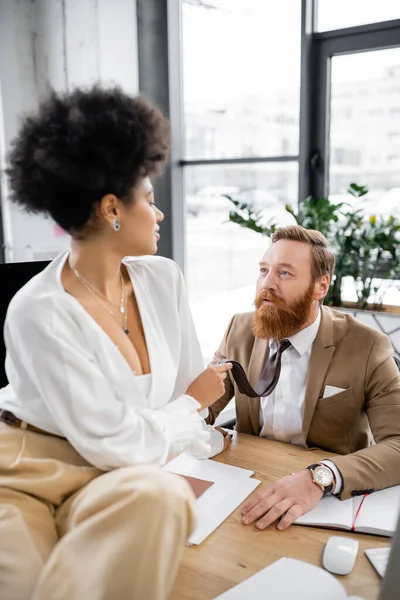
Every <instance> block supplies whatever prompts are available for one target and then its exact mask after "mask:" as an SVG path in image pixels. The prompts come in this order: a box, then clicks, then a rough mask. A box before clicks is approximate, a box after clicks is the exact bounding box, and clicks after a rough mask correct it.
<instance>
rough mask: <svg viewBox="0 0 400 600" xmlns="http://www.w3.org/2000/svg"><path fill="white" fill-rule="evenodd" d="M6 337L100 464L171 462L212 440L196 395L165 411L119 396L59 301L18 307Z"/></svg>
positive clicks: (75, 440)
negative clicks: (195, 397)
mask: <svg viewBox="0 0 400 600" xmlns="http://www.w3.org/2000/svg"><path fill="white" fill-rule="evenodd" d="M49 304H50V306H49ZM55 305H56V306H55ZM5 338H6V344H7V347H8V349H9V351H10V353H14V362H16V361H17V363H18V364H19V365H21V366H22V367H23V369H24V371H25V374H26V375H25V377H26V378H27V379H29V380H30V381H31V382H32V383H33V385H34V387H35V389H36V392H37V394H38V395H39V396H40V399H41V401H42V402H43V404H44V406H45V408H46V410H47V411H48V412H49V414H50V415H51V417H52V419H53V420H54V421H55V422H56V423H57V425H58V427H59V429H60V431H61V432H62V435H64V436H65V437H66V438H67V439H68V441H69V442H70V443H71V445H72V446H73V447H74V448H75V449H76V450H77V451H78V452H79V453H80V454H81V455H82V456H83V457H84V458H85V459H86V460H87V461H88V462H90V463H91V464H92V465H94V466H96V467H98V468H99V469H102V470H110V469H113V468H118V467H124V466H129V465H134V464H154V465H163V464H165V462H166V461H167V459H168V457H169V456H171V455H176V454H179V453H180V452H183V451H184V450H188V449H190V448H191V445H192V442H193V440H197V442H198V444H201V443H203V444H206V443H207V441H208V439H209V433H208V432H207V431H205V430H204V425H203V424H204V421H203V419H202V418H201V416H200V414H199V412H198V409H199V407H200V405H199V403H198V402H197V401H196V400H195V399H194V398H192V397H191V396H188V395H186V394H181V395H179V396H178V397H176V398H175V399H172V400H171V401H170V402H169V403H168V404H166V405H165V406H164V407H162V408H160V409H149V408H146V407H140V406H135V403H134V398H133V397H132V398H130V399H127V398H121V397H120V396H118V395H117V394H116V391H115V389H114V388H113V386H112V385H111V383H110V381H109V380H108V379H107V377H106V376H105V375H104V374H103V372H102V370H101V368H100V366H99V364H98V361H97V358H96V356H95V352H94V350H92V349H91V348H90V345H89V344H88V342H87V340H86V339H85V335H84V332H82V331H81V329H80V326H79V323H78V321H77V320H76V319H75V318H74V316H73V315H72V313H69V312H68V311H66V310H63V309H62V307H60V305H59V303H58V300H57V299H56V300H54V299H51V298H50V299H47V300H43V301H41V302H40V304H39V303H37V304H36V305H35V307H33V309H32V310H31V311H30V312H29V311H18V314H15V315H14V318H9V319H8V321H7V323H6V328H5ZM26 340H29V344H27V343H26ZM19 376H20V374H19Z"/></svg>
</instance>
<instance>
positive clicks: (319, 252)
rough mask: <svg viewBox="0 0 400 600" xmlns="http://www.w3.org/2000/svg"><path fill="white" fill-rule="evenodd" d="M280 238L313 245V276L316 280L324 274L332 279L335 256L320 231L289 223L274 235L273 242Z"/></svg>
mask: <svg viewBox="0 0 400 600" xmlns="http://www.w3.org/2000/svg"><path fill="white" fill-rule="evenodd" d="M279 240H291V241H293V242H303V244H308V245H309V246H310V247H311V256H312V260H311V276H312V278H313V280H314V281H316V280H317V279H318V278H319V277H322V275H329V277H330V280H331V281H332V277H333V271H334V269H335V257H334V255H333V254H332V252H331V251H330V250H329V246H328V240H327V239H326V237H325V236H324V235H323V234H322V233H321V232H320V231H316V230H314V229H305V228H304V227H300V225H289V226H288V227H280V228H279V229H277V230H276V231H275V233H274V234H273V236H272V243H273V244H275V242H279Z"/></svg>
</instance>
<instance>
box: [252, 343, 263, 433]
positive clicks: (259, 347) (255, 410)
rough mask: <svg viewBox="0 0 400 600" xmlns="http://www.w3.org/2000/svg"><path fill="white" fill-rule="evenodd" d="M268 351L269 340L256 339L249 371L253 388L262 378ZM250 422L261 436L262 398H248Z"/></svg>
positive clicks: (255, 431)
mask: <svg viewBox="0 0 400 600" xmlns="http://www.w3.org/2000/svg"><path fill="white" fill-rule="evenodd" d="M267 349H268V342H267V340H262V339H261V338H255V340H254V345H253V350H252V352H251V356H250V361H249V370H248V380H249V383H250V385H251V386H252V387H254V386H255V385H256V383H257V381H258V380H259V378H260V375H261V371H262V370H263V367H264V363H265V358H266V353H267ZM248 403H249V412H250V420H251V424H252V426H253V429H254V433H255V434H256V435H259V433H260V398H248Z"/></svg>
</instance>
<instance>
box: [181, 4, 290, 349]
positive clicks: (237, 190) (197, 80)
mask: <svg viewBox="0 0 400 600" xmlns="http://www.w3.org/2000/svg"><path fill="white" fill-rule="evenodd" d="M289 13H290V19H288V18H287V16H288V14H289ZM300 38H301V3H300V2H295V3H293V2H292V0H282V1H281V2H278V3H275V2H274V3H271V2H265V1H264V0H207V1H206V0H204V1H201V0H199V1H197V0H195V1H193V0H182V57H183V112H184V121H183V132H184V136H183V138H184V151H183V157H182V158H183V161H182V163H183V164H184V187H185V210H186V277H187V281H188V286H189V293H190V300H191V305H192V309H193V313H194V317H195V321H196V325H197V329H198V332H199V335H200V339H201V343H202V347H203V351H204V354H205V358H206V359H209V358H210V357H211V356H212V354H213V352H214V351H215V350H216V348H217V347H218V344H219V341H220V339H221V337H222V335H223V332H224V329H225V327H226V325H227V324H228V320H229V318H230V316H231V315H232V314H233V313H235V312H242V311H247V310H249V311H250V310H252V302H253V300H254V294H255V282H256V278H257V272H258V261H259V260H260V259H261V257H262V255H263V253H264V252H265V249H266V247H267V239H265V238H263V237H261V236H260V235H259V234H256V233H253V232H252V231H249V230H245V229H241V228H239V226H237V225H234V224H231V223H226V221H227V219H228V214H229V209H230V206H231V205H230V202H229V200H227V199H226V197H225V194H229V195H231V196H233V197H234V198H237V199H241V200H244V201H247V202H251V203H252V204H253V205H254V206H255V207H256V208H257V209H259V210H260V211H261V212H262V215H263V219H265V220H268V219H274V220H275V221H276V222H277V223H278V224H281V225H283V224H287V223H288V222H291V218H290V215H289V214H288V213H287V212H286V211H285V209H284V206H285V204H287V203H290V204H293V205H297V201H298V153H299V103H300V99H299V98H300V93H299V91H300Z"/></svg>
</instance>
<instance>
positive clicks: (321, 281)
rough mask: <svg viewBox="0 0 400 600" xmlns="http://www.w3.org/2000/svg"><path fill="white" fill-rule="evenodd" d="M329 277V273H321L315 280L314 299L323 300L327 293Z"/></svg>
mask: <svg viewBox="0 0 400 600" xmlns="http://www.w3.org/2000/svg"><path fill="white" fill-rule="evenodd" d="M330 283H331V278H330V277H329V275H322V277H319V278H318V279H317V281H316V282H315V300H323V299H324V298H325V296H326V294H327V293H328V290H329V286H330Z"/></svg>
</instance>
